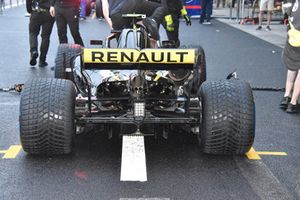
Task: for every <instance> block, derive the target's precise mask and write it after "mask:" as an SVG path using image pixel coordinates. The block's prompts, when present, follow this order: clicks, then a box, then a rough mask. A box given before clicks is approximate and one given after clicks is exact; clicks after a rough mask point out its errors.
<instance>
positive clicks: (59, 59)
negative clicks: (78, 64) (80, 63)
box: [54, 44, 81, 81]
mask: <svg viewBox="0 0 300 200" xmlns="http://www.w3.org/2000/svg"><path fill="white" fill-rule="evenodd" d="M80 52H81V46H80V45H78V44H60V45H59V46H58V50H57V55H56V59H55V68H54V78H58V79H68V80H71V81H73V80H74V75H73V68H74V59H75V57H76V55H79V54H80Z"/></svg>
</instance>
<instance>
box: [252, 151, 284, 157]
mask: <svg viewBox="0 0 300 200" xmlns="http://www.w3.org/2000/svg"><path fill="white" fill-rule="evenodd" d="M256 153H258V154H259V155H271V156H287V153H285V152H270V151H257V152H256Z"/></svg>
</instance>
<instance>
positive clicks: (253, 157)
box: [246, 147, 261, 160]
mask: <svg viewBox="0 0 300 200" xmlns="http://www.w3.org/2000/svg"><path fill="white" fill-rule="evenodd" d="M246 156H247V157H248V159H249V160H260V159H261V158H260V156H259V155H258V153H257V152H256V151H255V149H254V148H253V147H251V149H250V150H249V151H248V152H247V153H246Z"/></svg>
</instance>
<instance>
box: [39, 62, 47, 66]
mask: <svg viewBox="0 0 300 200" xmlns="http://www.w3.org/2000/svg"><path fill="white" fill-rule="evenodd" d="M46 66H48V63H47V62H46V61H40V62H39V67H46Z"/></svg>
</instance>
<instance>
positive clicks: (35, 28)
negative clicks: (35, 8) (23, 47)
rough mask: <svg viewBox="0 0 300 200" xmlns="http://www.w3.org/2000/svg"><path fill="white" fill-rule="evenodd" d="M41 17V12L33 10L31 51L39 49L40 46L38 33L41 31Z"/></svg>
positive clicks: (30, 32) (30, 26)
mask: <svg viewBox="0 0 300 200" xmlns="http://www.w3.org/2000/svg"><path fill="white" fill-rule="evenodd" d="M40 26H41V23H40V19H39V14H38V13H36V12H32V14H31V16H30V22H29V45H30V52H31V53H32V52H33V51H37V47H38V38H37V37H38V35H39V32H40Z"/></svg>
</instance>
